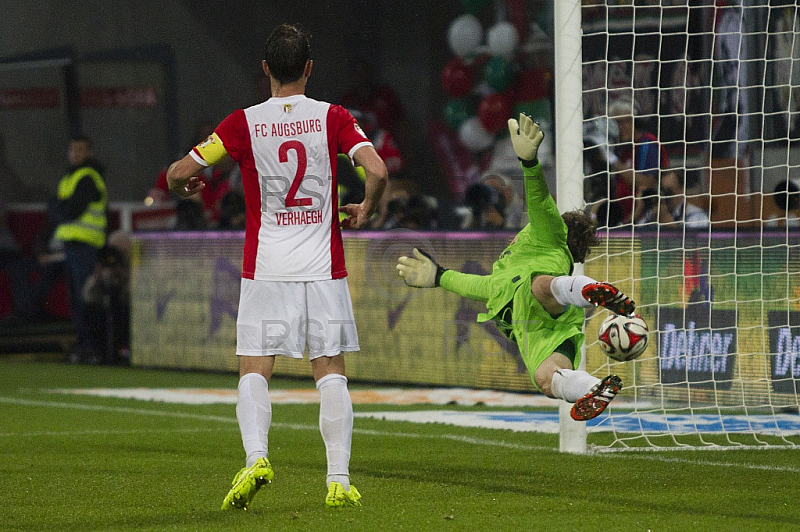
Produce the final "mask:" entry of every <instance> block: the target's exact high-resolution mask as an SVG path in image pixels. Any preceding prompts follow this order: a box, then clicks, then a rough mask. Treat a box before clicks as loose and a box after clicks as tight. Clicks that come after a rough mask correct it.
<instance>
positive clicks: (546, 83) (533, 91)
mask: <svg viewBox="0 0 800 532" xmlns="http://www.w3.org/2000/svg"><path fill="white" fill-rule="evenodd" d="M552 79H553V73H552V72H551V71H550V69H548V68H544V67H533V68H529V69H527V70H523V71H522V72H521V73H520V75H519V78H518V79H517V82H516V84H515V87H516V95H515V98H514V99H515V100H516V101H518V102H527V101H530V100H539V99H541V98H547V97H548V95H549V93H550V82H551V81H552Z"/></svg>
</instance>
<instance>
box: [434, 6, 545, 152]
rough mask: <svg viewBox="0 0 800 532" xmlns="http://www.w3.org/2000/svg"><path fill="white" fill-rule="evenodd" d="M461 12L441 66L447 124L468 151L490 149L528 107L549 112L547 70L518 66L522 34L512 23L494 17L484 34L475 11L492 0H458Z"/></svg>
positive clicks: (450, 31) (539, 112)
mask: <svg viewBox="0 0 800 532" xmlns="http://www.w3.org/2000/svg"><path fill="white" fill-rule="evenodd" d="M460 1H461V5H462V7H463V9H464V11H465V13H464V14H463V15H460V16H459V17H457V18H456V19H455V20H454V21H453V22H452V23H451V24H450V27H449V29H448V31H447V41H448V44H449V45H450V50H451V51H452V52H453V54H454V55H455V57H454V58H452V59H451V60H450V61H448V63H447V64H446V65H445V66H444V69H443V70H442V74H441V82H442V88H443V89H444V91H445V93H446V94H447V96H448V97H449V98H450V99H449V100H448V101H447V103H446V104H445V107H444V120H445V123H446V124H447V126H448V127H449V128H450V129H451V130H453V131H455V132H456V133H457V134H458V137H459V140H460V141H461V143H462V144H463V145H464V147H466V148H467V149H468V150H470V151H472V152H481V151H484V150H486V149H488V148H490V147H491V146H492V145H493V144H494V141H495V137H496V136H497V135H498V134H500V133H501V132H503V131H505V126H506V123H507V121H508V119H509V118H510V117H512V116H516V115H518V114H519V113H520V112H527V113H529V114H531V115H532V116H534V117H542V115H543V114H544V113H546V114H548V115H549V106H550V104H549V101H548V99H547V97H548V87H549V83H550V78H551V74H550V72H549V70H547V69H545V68H529V69H525V70H521V69H520V68H519V67H518V65H517V63H516V61H515V58H516V55H517V50H518V47H519V41H520V36H519V32H518V31H517V28H516V27H515V26H514V25H513V24H511V23H510V22H505V21H503V22H498V23H496V24H494V25H493V26H491V27H490V28H489V29H488V30H487V31H486V32H485V33H486V34H485V40H486V42H485V44H484V30H483V26H482V25H481V22H480V21H479V20H478V17H477V16H476V15H478V14H480V13H481V12H482V11H483V10H485V9H486V8H487V7H489V6H490V5H491V4H492V0H460Z"/></svg>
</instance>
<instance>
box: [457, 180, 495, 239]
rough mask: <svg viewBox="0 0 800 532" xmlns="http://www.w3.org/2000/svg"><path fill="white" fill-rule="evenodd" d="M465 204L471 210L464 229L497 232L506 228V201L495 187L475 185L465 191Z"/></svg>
mask: <svg viewBox="0 0 800 532" xmlns="http://www.w3.org/2000/svg"><path fill="white" fill-rule="evenodd" d="M464 204H465V205H466V206H467V208H468V209H469V212H468V213H467V216H466V218H465V219H464V221H463V222H462V224H461V228H462V229H468V230H474V231H496V230H501V229H503V228H505V223H506V200H505V197H503V195H502V194H500V192H498V191H497V189H495V188H494V187H491V186H489V185H487V184H485V183H473V184H472V185H470V186H468V187H467V190H466V191H464Z"/></svg>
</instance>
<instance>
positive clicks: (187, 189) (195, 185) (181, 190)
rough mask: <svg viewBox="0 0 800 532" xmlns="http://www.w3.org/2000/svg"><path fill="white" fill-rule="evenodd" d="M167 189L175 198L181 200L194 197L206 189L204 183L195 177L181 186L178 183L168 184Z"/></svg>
mask: <svg viewBox="0 0 800 532" xmlns="http://www.w3.org/2000/svg"><path fill="white" fill-rule="evenodd" d="M169 185H170V186H169V189H170V190H171V191H172V192H174V193H175V194H176V195H177V196H179V197H181V198H188V197H189V196H194V195H195V194H197V193H198V192H200V191H201V190H203V189H204V188H206V184H205V182H204V181H203V180H202V179H200V178H199V177H197V176H192V177H190V178H189V179H188V181H186V183H184V184H181V183H178V182H170V184H169Z"/></svg>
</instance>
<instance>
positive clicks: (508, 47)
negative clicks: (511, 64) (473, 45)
mask: <svg viewBox="0 0 800 532" xmlns="http://www.w3.org/2000/svg"><path fill="white" fill-rule="evenodd" d="M486 44H487V45H488V47H489V53H491V54H492V55H499V56H500V57H502V58H503V59H511V58H512V57H514V52H515V51H516V50H517V45H518V44H519V33H518V32H517V28H516V27H514V25H513V24H511V23H510V22H498V23H497V24H495V25H494V26H492V27H491V28H489V31H488V32H486Z"/></svg>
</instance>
